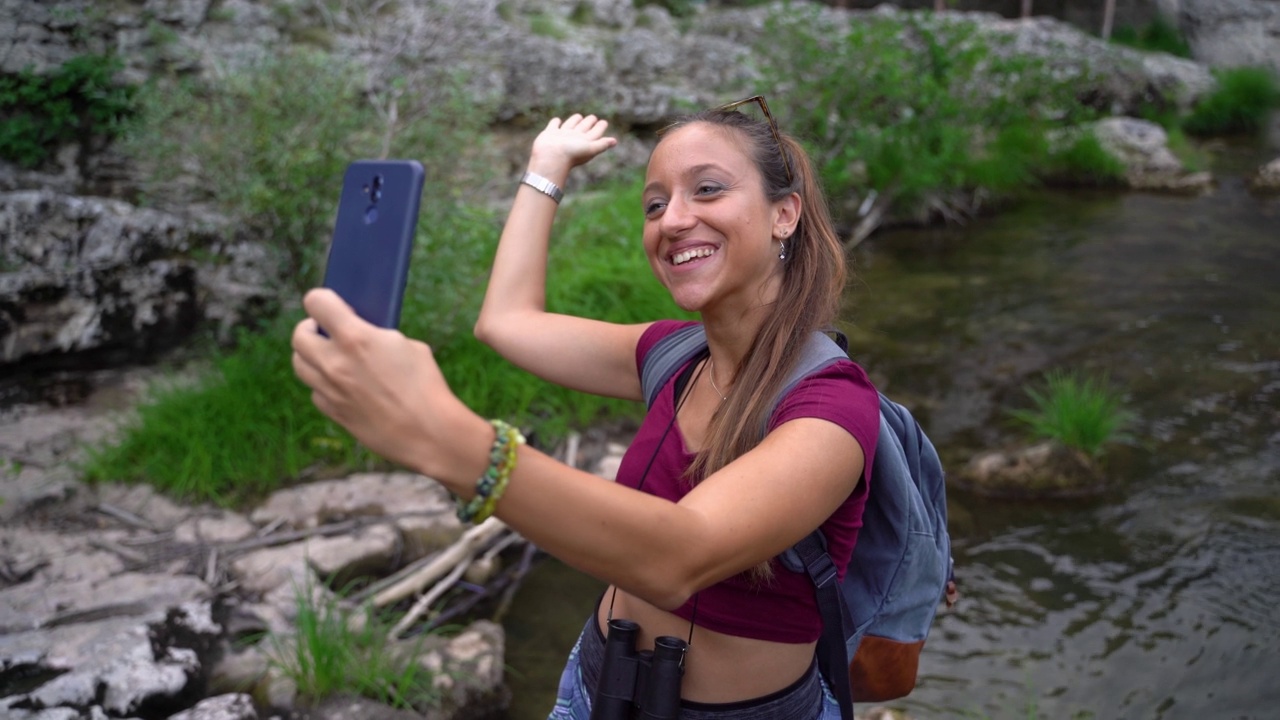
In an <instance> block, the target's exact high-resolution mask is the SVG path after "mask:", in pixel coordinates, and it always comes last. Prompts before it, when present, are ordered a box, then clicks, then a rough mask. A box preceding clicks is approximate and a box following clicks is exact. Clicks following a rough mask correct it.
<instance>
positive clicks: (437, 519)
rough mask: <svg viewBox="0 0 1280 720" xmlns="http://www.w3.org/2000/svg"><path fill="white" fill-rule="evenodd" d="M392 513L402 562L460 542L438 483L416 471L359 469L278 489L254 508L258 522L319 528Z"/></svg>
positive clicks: (458, 525) (458, 526)
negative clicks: (331, 477) (401, 550)
mask: <svg viewBox="0 0 1280 720" xmlns="http://www.w3.org/2000/svg"><path fill="white" fill-rule="evenodd" d="M384 516H392V517H393V518H394V523H395V527H396V528H397V529H398V530H399V531H400V533H401V535H402V536H403V544H404V548H403V551H404V557H403V559H404V561H406V562H408V561H412V560H415V559H417V558H419V557H422V556H423V555H425V554H427V553H429V552H432V551H434V550H436V549H438V548H440V547H443V546H446V545H449V544H450V543H452V542H453V541H455V540H457V539H458V538H459V537H460V536H461V535H462V532H463V530H464V528H463V526H462V523H461V522H460V521H459V520H458V518H457V515H456V513H455V509H454V503H453V500H452V498H451V496H450V495H449V493H448V491H447V490H445V489H444V487H443V486H442V485H440V483H438V482H436V481H435V480H432V479H430V478H427V477H423V476H421V475H417V474H414V473H403V472H397V473H360V474H356V475H352V476H350V477H347V478H343V479H337V480H326V481H321V482H314V483H308V484H306V485H299V486H296V487H291V488H286V489H284V490H279V491H277V492H275V493H273V494H272V495H271V497H269V498H267V501H266V502H265V503H263V504H262V505H260V506H259V507H258V508H256V509H255V510H254V511H253V514H252V515H251V517H252V519H253V521H254V522H255V523H257V524H259V525H270V524H273V523H277V522H283V523H284V524H286V525H287V526H289V527H294V528H306V527H316V526H319V525H324V524H327V523H334V522H340V521H343V520H351V519H356V518H369V517H384Z"/></svg>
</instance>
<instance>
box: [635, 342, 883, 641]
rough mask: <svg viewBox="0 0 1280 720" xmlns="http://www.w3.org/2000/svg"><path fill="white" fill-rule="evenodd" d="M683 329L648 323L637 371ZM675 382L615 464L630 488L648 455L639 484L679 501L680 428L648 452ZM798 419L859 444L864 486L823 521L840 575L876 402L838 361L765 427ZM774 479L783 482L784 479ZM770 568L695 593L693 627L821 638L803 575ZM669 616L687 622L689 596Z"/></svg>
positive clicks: (776, 637) (761, 636)
mask: <svg viewBox="0 0 1280 720" xmlns="http://www.w3.org/2000/svg"><path fill="white" fill-rule="evenodd" d="M690 324H692V323H690V322H681V321H674V320H663V321H659V322H657V323H654V324H653V326H651V327H650V328H648V329H647V330H646V331H645V332H644V334H643V335H642V336H641V337H640V342H639V344H638V345H637V346H636V365H637V368H638V367H639V365H640V360H641V358H643V357H644V356H645V354H647V353H648V352H649V350H650V349H651V348H652V347H653V346H654V345H655V344H656V343H657V342H658V340H660V339H662V338H663V337H665V336H666V335H668V334H670V333H672V332H674V331H676V330H678V329H680V328H682V327H685V326H687V325H690ZM676 375H677V376H678V375H679V373H677V374H676ZM674 385H675V383H674V380H673V381H670V382H668V383H667V385H666V386H665V387H663V388H662V391H661V392H660V393H659V394H658V398H657V400H655V401H654V404H653V407H652V408H650V410H649V412H648V414H646V415H645V418H644V421H643V423H642V424H641V426H640V430H639V431H638V432H637V433H636V437H635V439H634V440H633V441H632V443H631V447H630V448H628V449H627V453H626V455H625V456H624V457H623V459H622V463H621V465H620V466H619V469H618V476H617V480H618V482H619V483H622V484H623V485H627V486H629V487H637V486H638V485H639V483H640V480H641V476H642V475H643V474H644V470H645V465H647V464H648V463H649V460H650V458H651V457H653V466H652V467H651V468H650V469H649V473H648V477H647V478H646V479H645V481H644V487H643V488H642V489H643V491H644V492H647V493H650V494H652V495H656V496H658V497H662V498H666V499H668V500H671V501H672V502H678V501H679V500H680V498H682V497H684V495H685V494H686V493H688V492H689V490H690V489H692V488H691V486H690V485H689V483H688V482H686V481H685V480H683V479H682V478H683V476H684V472H685V470H686V469H687V468H688V467H689V465H690V463H692V462H693V459H694V454H693V453H690V452H687V451H686V450H685V446H684V440H683V437H682V436H681V435H680V432H679V427H680V425H679V423H676V424H675V425H674V426H673V427H672V429H671V432H670V433H668V434H667V438H666V440H665V441H663V442H662V446H661V447H660V448H657V454H656V457H655V456H654V453H655V447H656V446H657V443H658V442H659V439H660V438H661V437H662V435H663V431H664V430H666V428H667V425H668V423H669V422H670V421H671V415H672V412H673V410H674V406H675V397H674ZM802 417H813V418H822V419H824V420H828V421H830V422H833V423H835V424H837V425H839V426H840V427H842V428H844V429H845V430H847V431H848V432H849V434H850V435H852V436H853V437H854V439H856V440H857V441H858V444H859V445H861V446H862V452H863V454H864V455H865V456H866V468H865V470H864V472H863V481H862V482H861V483H859V484H858V487H857V489H856V490H854V492H853V494H852V495H850V496H849V498H848V499H847V500H845V502H844V503H843V504H842V505H841V506H840V507H839V508H838V509H837V510H836V511H835V513H833V514H832V515H831V517H830V518H828V519H827V520H826V522H824V523H823V524H822V530H823V532H824V533H825V534H826V537H827V543H828V551H829V552H830V554H831V559H832V561H834V562H835V564H836V567H837V568H839V574H840V575H841V576H843V574H844V568H845V566H846V565H847V564H848V562H849V556H850V555H851V554H852V553H853V546H854V544H855V543H856V542H857V539H858V530H859V528H861V527H862V510H863V508H864V507H865V505H866V501H867V488H868V487H869V481H870V472H871V462H872V459H873V458H874V456H875V449H876V438H877V437H878V436H879V433H880V404H879V398H878V396H877V395H876V390H875V388H874V387H873V386H872V385H871V381H870V380H868V379H867V375H866V373H865V372H863V370H862V368H861V367H859V366H858V365H857V364H856V363H854V362H853V361H844V360H842V361H839V362H837V363H835V364H833V365H831V366H829V367H827V368H825V369H823V370H822V371H820V372H818V373H815V374H813V375H811V376H809V377H807V378H805V379H804V380H802V381H801V382H800V383H799V384H797V385H796V386H795V388H793V389H792V390H791V392H790V393H788V394H787V396H786V397H785V398H784V399H783V401H782V402H781V403H779V405H778V407H777V408H776V409H775V411H774V414H773V417H772V418H771V419H770V422H769V429H770V430H772V429H773V428H775V427H777V426H778V425H781V424H782V423H785V422H787V421H788V420H793V419H795V418H802ZM780 480H783V481H785V478H780ZM773 563H774V574H773V578H772V580H770V581H768V582H767V583H765V584H761V583H759V582H756V581H752V580H750V579H749V578H748V577H747V576H746V574H740V575H736V576H734V577H731V578H728V579H727V580H723V581H721V582H719V583H717V584H715V585H713V586H711V587H709V588H706V589H705V590H702V591H700V592H699V593H698V609H697V618H696V619H697V624H698V625H700V626H702V627H705V628H707V629H709V630H714V631H716V632H719V633H725V634H728V635H735V636H740V637H749V638H755V639H758V640H770V641H774V642H786V643H806V642H813V641H815V640H817V639H818V637H819V636H820V635H821V634H822V619H821V618H820V617H819V615H818V606H817V601H816V600H815V598H814V591H813V585H812V584H811V583H810V581H809V578H808V576H806V575H804V574H801V573H795V572H791V571H789V570H787V569H786V568H785V567H783V566H782V565H781V564H780V563H778V561H777V560H774V561H773ZM675 614H676V615H677V616H679V617H682V618H685V619H686V620H688V619H691V618H692V617H693V599H692V598H690V600H689V601H688V602H686V603H685V604H684V605H683V606H682V607H680V608H679V609H678V610H676V611H675Z"/></svg>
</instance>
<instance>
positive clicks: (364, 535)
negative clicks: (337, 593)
mask: <svg viewBox="0 0 1280 720" xmlns="http://www.w3.org/2000/svg"><path fill="white" fill-rule="evenodd" d="M399 544H400V536H399V533H397V532H396V530H395V529H394V528H392V527H389V526H387V525H373V526H371V527H367V528H362V529H360V530H357V531H354V532H352V533H350V534H345V535H339V536H335V537H313V538H308V539H307V540H304V541H301V542H295V543H289V544H287V545H281V546H278V547H272V548H266V549H263V550H257V551H254V552H250V553H246V554H245V555H243V556H240V557H237V558H236V559H235V560H233V561H232V563H231V569H232V571H233V572H234V573H235V575H236V577H237V578H238V579H239V580H240V582H241V584H242V585H243V587H244V588H245V589H246V590H249V591H250V592H255V593H269V592H271V591H272V590H275V589H276V588H279V587H284V586H293V585H296V584H298V583H299V582H303V581H304V578H307V577H308V574H307V569H309V568H310V569H313V570H314V571H315V573H316V574H317V575H319V576H320V577H322V578H327V579H331V581H332V582H333V583H334V584H335V585H336V586H338V587H341V586H342V585H345V584H346V583H347V582H348V581H350V580H351V579H353V578H356V577H364V576H369V575H377V574H383V573H386V572H388V571H390V570H391V569H392V568H391V565H392V561H393V559H394V558H395V556H396V551H397V549H398V548H399Z"/></svg>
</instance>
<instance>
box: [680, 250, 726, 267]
mask: <svg viewBox="0 0 1280 720" xmlns="http://www.w3.org/2000/svg"><path fill="white" fill-rule="evenodd" d="M714 254H716V249H715V248H709V247H700V248H694V249H692V250H685V251H684V252H678V253H676V254H675V255H672V256H671V264H672V265H683V264H685V263H687V262H689V261H690V260H696V259H698V258H704V257H711V256H712V255H714Z"/></svg>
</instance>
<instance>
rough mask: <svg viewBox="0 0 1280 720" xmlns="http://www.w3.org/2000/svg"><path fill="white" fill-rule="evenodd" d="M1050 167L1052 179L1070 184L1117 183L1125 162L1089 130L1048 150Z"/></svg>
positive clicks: (1122, 178) (1120, 179)
mask: <svg viewBox="0 0 1280 720" xmlns="http://www.w3.org/2000/svg"><path fill="white" fill-rule="evenodd" d="M1049 167H1050V168H1051V170H1050V171H1049V175H1050V176H1051V177H1052V178H1053V179H1054V180H1056V181H1059V182H1067V183H1072V184H1084V185H1117V184H1120V183H1121V182H1122V181H1123V180H1124V176H1125V167H1124V163H1122V162H1120V160H1119V159H1117V158H1116V157H1115V156H1114V155H1112V154H1111V153H1109V152H1107V150H1106V148H1104V147H1102V143H1101V142H1099V141H1098V138H1097V136H1095V135H1094V134H1093V133H1090V132H1081V133H1078V134H1077V135H1076V136H1075V138H1074V139H1072V140H1071V142H1070V143H1069V144H1067V145H1065V146H1064V147H1063V148H1061V149H1060V150H1057V151H1056V152H1053V153H1051V155H1050V160H1049Z"/></svg>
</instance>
